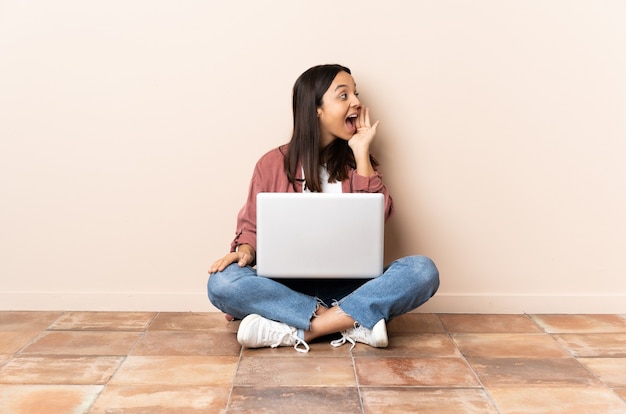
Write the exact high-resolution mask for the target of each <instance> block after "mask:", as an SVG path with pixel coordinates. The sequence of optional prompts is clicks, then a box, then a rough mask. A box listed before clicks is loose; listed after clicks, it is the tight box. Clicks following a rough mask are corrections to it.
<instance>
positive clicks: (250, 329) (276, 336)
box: [237, 313, 310, 352]
mask: <svg viewBox="0 0 626 414" xmlns="http://www.w3.org/2000/svg"><path fill="white" fill-rule="evenodd" d="M297 332H298V330H297V329H296V328H294V327H291V326H289V325H287V324H285V323H281V322H276V321H272V320H269V319H266V318H264V317H262V316H260V315H256V314H254V313H253V314H251V315H248V316H246V317H245V318H243V319H242V321H241V324H240V325H239V331H237V341H239V343H240V344H241V345H243V346H245V347H246V348H263V347H266V346H269V347H272V348H276V347H277V346H293V347H294V349H295V350H296V351H298V352H309V349H310V348H309V344H307V343H306V342H304V340H302V339H300V338H298V335H297ZM300 347H301V348H300Z"/></svg>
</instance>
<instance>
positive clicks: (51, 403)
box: [0, 385, 102, 414]
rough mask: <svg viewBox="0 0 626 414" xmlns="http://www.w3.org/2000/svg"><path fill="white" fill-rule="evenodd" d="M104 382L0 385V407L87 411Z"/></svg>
mask: <svg viewBox="0 0 626 414" xmlns="http://www.w3.org/2000/svg"><path fill="white" fill-rule="evenodd" d="M101 390H102V386H101V385H0V407H2V410H3V412H4V413H11V414H43V413H46V414H47V413H51V414H52V413H54V414H56V413H63V414H84V413H86V412H87V410H88V409H89V406H90V405H91V404H92V403H93V401H94V400H95V399H96V397H97V396H98V393H100V391H101Z"/></svg>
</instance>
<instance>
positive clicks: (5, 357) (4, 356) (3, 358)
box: [0, 354, 13, 367]
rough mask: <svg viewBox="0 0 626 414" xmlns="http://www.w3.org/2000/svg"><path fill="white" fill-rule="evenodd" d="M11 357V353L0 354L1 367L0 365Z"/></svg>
mask: <svg viewBox="0 0 626 414" xmlns="http://www.w3.org/2000/svg"><path fill="white" fill-rule="evenodd" d="M11 358H13V355H11V354H0V367H2V365H4V363H5V362H7V361H8V360H10V359H11Z"/></svg>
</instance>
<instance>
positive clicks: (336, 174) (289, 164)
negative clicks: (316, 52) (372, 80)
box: [284, 64, 378, 192]
mask: <svg viewBox="0 0 626 414" xmlns="http://www.w3.org/2000/svg"><path fill="white" fill-rule="evenodd" d="M339 72H346V73H350V74H351V72H350V69H348V68H347V67H345V66H341V65H336V64H333V65H319V66H314V67H312V68H310V69H308V70H307V71H305V72H304V73H303V74H302V75H300V77H298V79H297V80H296V82H295V84H294V86H293V101H292V107H293V108H292V109H293V133H292V135H291V141H290V143H289V147H288V149H287V152H286V154H285V161H284V166H285V172H286V173H287V178H288V179H289V182H290V183H291V185H292V186H294V188H295V183H296V174H297V171H296V168H297V165H298V160H300V162H302V169H303V170H304V177H305V180H306V187H307V188H308V189H309V190H310V191H313V192H321V191H322V184H321V182H320V177H319V166H320V165H321V164H322V163H325V164H326V167H327V169H328V173H329V181H330V182H331V183H332V182H337V181H342V180H345V179H347V178H348V167H351V168H356V162H355V160H354V154H353V153H352V150H351V149H350V147H349V146H348V142H347V141H345V140H343V139H336V140H334V141H333V142H332V143H331V144H330V145H328V146H327V147H326V148H324V150H323V151H322V150H321V149H320V128H319V121H318V118H317V108H319V107H320V106H322V98H323V96H324V94H325V93H326V91H327V90H328V88H330V85H331V84H332V83H333V80H334V79H335V76H337V74H338V73H339ZM371 158H372V164H373V165H374V166H377V165H378V163H377V162H376V161H375V160H374V159H373V157H371Z"/></svg>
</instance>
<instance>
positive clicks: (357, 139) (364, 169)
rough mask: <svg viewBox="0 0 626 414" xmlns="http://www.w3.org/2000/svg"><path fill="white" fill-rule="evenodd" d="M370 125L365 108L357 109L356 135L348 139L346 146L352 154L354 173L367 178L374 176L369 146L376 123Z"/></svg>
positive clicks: (374, 132) (367, 109)
mask: <svg viewBox="0 0 626 414" xmlns="http://www.w3.org/2000/svg"><path fill="white" fill-rule="evenodd" d="M379 122H380V121H376V122H375V123H374V125H372V124H371V123H370V111H369V108H367V107H363V106H362V107H360V108H359V116H358V117H357V119H356V134H354V135H353V136H352V138H350V140H349V141H348V145H349V146H350V148H351V149H352V152H353V153H354V159H355V161H356V172H357V174H359V175H363V176H365V177H369V176H372V175H374V169H373V168H372V164H371V162H370V146H371V145H372V141H373V140H374V136H375V135H376V128H377V127H378V123H379Z"/></svg>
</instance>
